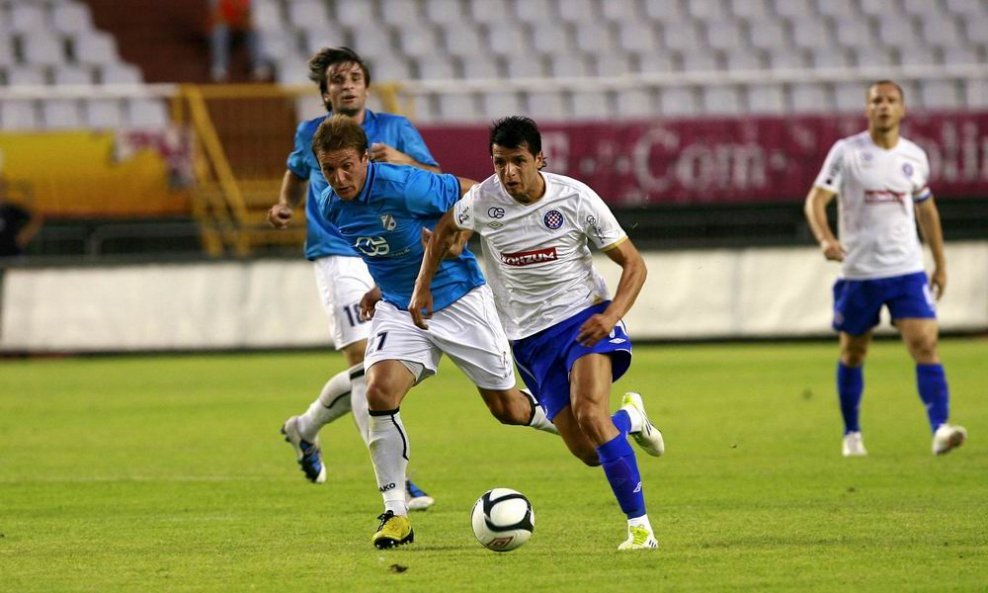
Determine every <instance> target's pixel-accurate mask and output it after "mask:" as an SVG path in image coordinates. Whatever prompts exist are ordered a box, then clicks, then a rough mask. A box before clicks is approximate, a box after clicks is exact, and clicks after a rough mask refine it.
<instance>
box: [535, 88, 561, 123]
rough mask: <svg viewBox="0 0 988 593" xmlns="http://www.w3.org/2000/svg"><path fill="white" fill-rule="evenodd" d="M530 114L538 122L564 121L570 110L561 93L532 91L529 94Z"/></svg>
mask: <svg viewBox="0 0 988 593" xmlns="http://www.w3.org/2000/svg"><path fill="white" fill-rule="evenodd" d="M526 99H527V107H528V114H529V115H530V116H531V117H532V118H534V119H535V120H536V121H563V120H565V119H566V118H567V117H569V112H570V110H569V109H568V106H567V104H566V97H565V96H564V95H563V93H562V92H560V91H530V92H529V93H527V97H526Z"/></svg>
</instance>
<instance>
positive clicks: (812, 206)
mask: <svg viewBox="0 0 988 593" xmlns="http://www.w3.org/2000/svg"><path fill="white" fill-rule="evenodd" d="M835 195H837V194H835V193H834V192H831V191H828V190H825V189H823V188H822V187H817V186H814V187H813V188H812V189H810V193H809V194H808V195H807V196H806V203H805V204H804V205H803V214H805V215H806V222H807V223H808V224H809V226H810V231H811V232H812V233H813V237H814V238H815V239H816V241H817V243H818V244H819V245H820V250H821V251H822V252H823V256H824V257H825V258H827V259H828V260H831V261H843V259H844V255H845V252H844V248H843V246H841V244H840V241H838V240H837V237H836V236H834V233H833V232H832V231H831V230H830V223H829V222H828V221H827V204H829V203H830V200H832V199H834V196H835Z"/></svg>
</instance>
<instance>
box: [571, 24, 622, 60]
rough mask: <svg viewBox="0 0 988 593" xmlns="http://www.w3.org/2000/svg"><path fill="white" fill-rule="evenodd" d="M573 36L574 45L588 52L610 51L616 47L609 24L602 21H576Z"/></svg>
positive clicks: (600, 52)
mask: <svg viewBox="0 0 988 593" xmlns="http://www.w3.org/2000/svg"><path fill="white" fill-rule="evenodd" d="M573 36H574V38H575V40H576V46H577V47H579V48H580V49H581V50H582V51H584V52H587V53H589V54H594V55H596V54H602V53H612V52H614V51H615V50H616V49H617V42H616V41H615V39H614V32H613V31H612V30H611V25H610V24H609V23H607V22H604V21H585V22H582V23H577V24H576V27H575V29H574V32H573Z"/></svg>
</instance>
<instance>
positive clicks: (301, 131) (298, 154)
mask: <svg viewBox="0 0 988 593" xmlns="http://www.w3.org/2000/svg"><path fill="white" fill-rule="evenodd" d="M306 123H307V122H302V123H300V124H299V125H298V128H296V129H295V148H294V149H293V150H292V152H291V154H289V155H288V162H287V165H288V170H289V171H291V172H292V174H294V175H295V176H296V177H298V178H299V179H308V178H309V166H308V165H307V164H306V162H305V159H306V157H307V156H308V154H309V152H310V151H311V150H312V145H311V141H307V138H308V134H306V133H305V126H306Z"/></svg>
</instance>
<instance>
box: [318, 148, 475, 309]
mask: <svg viewBox="0 0 988 593" xmlns="http://www.w3.org/2000/svg"><path fill="white" fill-rule="evenodd" d="M459 199H460V181H459V180H458V179H457V178H456V177H455V176H453V175H449V174H437V173H432V172H430V171H425V170H423V169H419V168H417V167H407V166H402V165H392V164H389V163H373V162H372V163H369V164H368V166H367V179H366V180H365V182H364V188H363V190H361V192H360V195H358V196H357V197H356V198H354V199H353V200H350V201H346V200H341V199H340V198H339V197H338V196H337V195H336V193H335V192H334V191H333V188H331V187H328V186H327V188H326V190H325V191H323V193H322V195H321V196H320V199H319V207H320V209H321V211H322V214H323V217H324V218H325V219H326V220H327V221H329V222H330V223H331V224H332V225H334V226H335V227H336V228H337V229H338V232H339V235H340V237H342V238H343V239H344V240H345V241H346V245H347V246H348V247H352V248H353V249H355V250H356V251H357V253H358V254H359V255H360V257H362V258H363V260H364V262H366V263H367V268H368V269H369V270H370V273H371V276H372V277H373V278H374V282H375V283H377V285H378V286H379V287H380V288H381V295H382V298H383V299H384V300H385V301H387V302H389V303H391V304H393V305H394V306H395V307H398V308H399V309H406V308H407V307H408V301H409V300H411V298H412V289H414V288H415V278H416V277H417V276H418V273H419V268H420V267H421V265H422V255H423V253H424V249H423V248H422V242H421V233H422V228H423V227H426V228H428V229H430V230H431V229H434V228H435V226H436V223H437V222H438V221H439V218H440V217H441V216H442V215H443V214H445V213H446V211H447V210H449V209H450V207H451V206H452V205H453V204H454V203H455V202H456V201H457V200H459ZM483 284H484V275H483V274H482V273H481V271H480V266H479V265H477V259H476V258H475V257H474V255H473V253H471V252H470V251H469V250H468V249H466V248H464V249H463V253H462V254H461V255H460V256H459V257H457V258H455V259H444V260H443V261H442V263H440V265H439V270H438V271H437V272H436V276H435V279H433V281H432V299H433V310H435V311H440V310H442V309H443V308H445V307H447V306H449V305H451V304H452V303H454V302H456V300H458V299H459V298H460V297H462V296H463V295H465V294H466V293H468V292H470V291H471V290H473V289H474V288H476V287H478V286H481V285H483Z"/></svg>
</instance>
